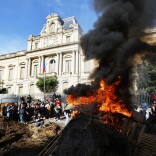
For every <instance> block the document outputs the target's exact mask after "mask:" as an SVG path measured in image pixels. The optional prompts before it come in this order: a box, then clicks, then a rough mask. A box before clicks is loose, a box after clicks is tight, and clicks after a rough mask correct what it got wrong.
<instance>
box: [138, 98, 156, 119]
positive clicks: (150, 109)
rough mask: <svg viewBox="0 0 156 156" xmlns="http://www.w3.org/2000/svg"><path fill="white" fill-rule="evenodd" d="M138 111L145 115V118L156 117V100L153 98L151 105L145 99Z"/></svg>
mask: <svg viewBox="0 0 156 156" xmlns="http://www.w3.org/2000/svg"><path fill="white" fill-rule="evenodd" d="M136 111H137V112H140V113H141V114H142V115H143V118H144V120H148V119H150V118H153V117H156V100H153V102H152V105H151V106H150V105H148V104H147V103H146V102H145V101H143V102H142V104H141V105H140V106H139V107H138V108H137V110H136Z"/></svg>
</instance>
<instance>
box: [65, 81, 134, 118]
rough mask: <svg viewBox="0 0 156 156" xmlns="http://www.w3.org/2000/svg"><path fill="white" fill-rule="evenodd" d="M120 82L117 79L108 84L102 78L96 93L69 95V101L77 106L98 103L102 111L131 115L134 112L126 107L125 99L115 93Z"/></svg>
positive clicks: (98, 107)
mask: <svg viewBox="0 0 156 156" xmlns="http://www.w3.org/2000/svg"><path fill="white" fill-rule="evenodd" d="M119 84H120V80H117V81H116V82H114V83H113V84H111V85H108V84H107V83H106V82H105V81H104V80H102V81H101V82H100V88H99V89H98V90H96V92H95V94H94V95H92V96H89V97H85V96H82V97H76V96H74V95H69V96H68V97H67V102H68V103H69V104H72V105H74V106H76V107H77V106H80V105H84V104H92V103H97V110H98V111H100V112H107V113H109V112H110V113H113V114H114V113H119V114H123V115H124V116H127V117H131V116H132V113H131V112H130V111H129V110H128V109H127V108H126V106H125V105H124V103H123V101H122V100H121V99H119V97H117V95H115V91H116V88H117V86H118V85H119Z"/></svg>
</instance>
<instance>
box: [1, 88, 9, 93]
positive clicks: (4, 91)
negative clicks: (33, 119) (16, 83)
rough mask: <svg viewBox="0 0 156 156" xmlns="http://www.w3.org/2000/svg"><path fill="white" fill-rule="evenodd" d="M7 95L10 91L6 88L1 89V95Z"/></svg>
mask: <svg viewBox="0 0 156 156" xmlns="http://www.w3.org/2000/svg"><path fill="white" fill-rule="evenodd" d="M7 93H8V91H7V89H6V88H1V89H0V94H7Z"/></svg>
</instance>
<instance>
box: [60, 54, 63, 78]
mask: <svg viewBox="0 0 156 156" xmlns="http://www.w3.org/2000/svg"><path fill="white" fill-rule="evenodd" d="M62 56H63V55H62V53H60V59H59V75H62V64H63V62H62V61H63V59H62Z"/></svg>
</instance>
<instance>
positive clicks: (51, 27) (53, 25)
mask: <svg viewBox="0 0 156 156" xmlns="http://www.w3.org/2000/svg"><path fill="white" fill-rule="evenodd" d="M50 31H51V32H55V24H54V23H51V25H50Z"/></svg>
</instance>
